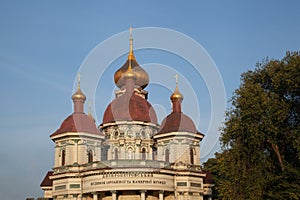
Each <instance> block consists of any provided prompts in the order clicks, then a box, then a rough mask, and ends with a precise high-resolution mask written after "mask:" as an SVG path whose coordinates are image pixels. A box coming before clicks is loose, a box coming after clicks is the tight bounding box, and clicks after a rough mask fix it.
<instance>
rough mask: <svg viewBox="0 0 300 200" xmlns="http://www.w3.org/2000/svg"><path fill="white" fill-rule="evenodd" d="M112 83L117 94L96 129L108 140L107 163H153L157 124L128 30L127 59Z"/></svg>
mask: <svg viewBox="0 0 300 200" xmlns="http://www.w3.org/2000/svg"><path fill="white" fill-rule="evenodd" d="M114 81H115V84H116V85H117V86H118V87H119V90H118V91H116V98H115V99H114V100H113V101H112V102H111V103H110V104H109V105H108V106H107V108H106V110H105V112H104V115H103V123H102V124H101V125H100V126H99V128H100V129H101V130H102V131H103V133H104V134H105V136H106V138H107V140H106V148H105V149H106V151H107V153H105V156H106V159H107V160H132V159H133V160H152V157H153V156H152V154H153V151H152V150H153V145H154V140H153V139H152V136H153V135H154V134H155V133H156V132H157V129H158V122H157V117H156V113H155V111H154V109H153V107H152V106H151V104H150V103H149V102H148V101H147V97H148V92H147V91H145V90H144V88H145V87H146V86H147V85H148V83H149V76H148V74H147V72H146V71H144V69H143V68H142V67H140V65H139V64H138V62H137V61H136V59H135V56H134V52H133V38H132V31H131V29H130V45H129V53H128V57H127V60H126V62H125V63H124V65H123V66H122V67H121V68H120V69H118V70H117V71H116V72H115V75H114ZM105 156H104V157H105ZM104 159H105V158H104Z"/></svg>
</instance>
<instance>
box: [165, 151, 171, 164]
mask: <svg viewBox="0 0 300 200" xmlns="http://www.w3.org/2000/svg"><path fill="white" fill-rule="evenodd" d="M165 161H166V162H170V150H169V149H166V151H165Z"/></svg>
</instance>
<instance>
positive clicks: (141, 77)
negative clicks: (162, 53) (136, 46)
mask: <svg viewBox="0 0 300 200" xmlns="http://www.w3.org/2000/svg"><path fill="white" fill-rule="evenodd" d="M131 31H132V29H130V50H129V54H128V58H127V61H126V62H125V63H124V65H123V66H122V67H121V68H119V69H118V70H117V71H116V72H115V74H114V81H115V84H116V85H117V86H118V87H119V88H122V87H124V86H125V79H124V75H125V73H126V72H127V71H128V69H129V66H131V67H132V70H133V71H134V74H135V81H134V84H135V86H138V87H141V88H142V89H144V88H145V87H146V86H147V85H148V84H149V76H148V73H147V72H146V71H145V70H144V69H143V68H141V67H140V65H139V64H138V63H137V61H136V59H135V57H134V54H133V47H132V46H133V45H132V41H133V40H132V34H131Z"/></svg>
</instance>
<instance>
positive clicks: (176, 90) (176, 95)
mask: <svg viewBox="0 0 300 200" xmlns="http://www.w3.org/2000/svg"><path fill="white" fill-rule="evenodd" d="M175 80H176V87H175V91H174V92H173V94H172V95H171V97H170V98H171V100H175V99H180V100H182V99H183V95H182V94H181V93H180V92H179V89H178V74H176V75H175Z"/></svg>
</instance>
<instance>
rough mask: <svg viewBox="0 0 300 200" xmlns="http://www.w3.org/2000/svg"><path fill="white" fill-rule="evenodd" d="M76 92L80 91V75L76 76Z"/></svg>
mask: <svg viewBox="0 0 300 200" xmlns="http://www.w3.org/2000/svg"><path fill="white" fill-rule="evenodd" d="M77 90H80V73H78V75H77Z"/></svg>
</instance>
